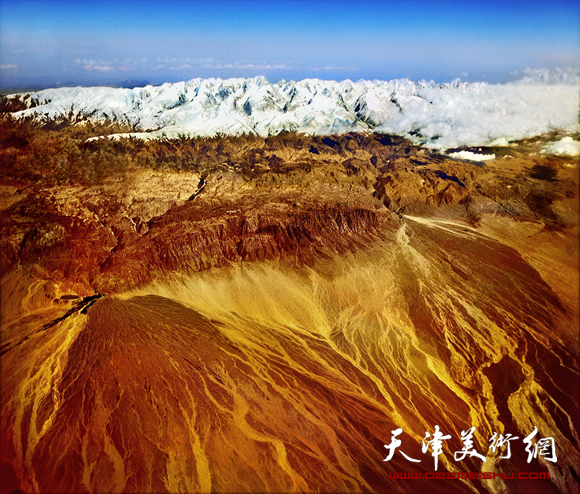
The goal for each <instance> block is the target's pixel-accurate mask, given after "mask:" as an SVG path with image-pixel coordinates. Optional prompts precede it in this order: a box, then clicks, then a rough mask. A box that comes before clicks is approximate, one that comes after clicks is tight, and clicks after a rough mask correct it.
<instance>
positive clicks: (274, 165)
mask: <svg viewBox="0 0 580 494" xmlns="http://www.w3.org/2000/svg"><path fill="white" fill-rule="evenodd" d="M37 132H38V131H34V132H31V133H30V134H29V135H27V136H26V139H25V140H21V141H18V140H17V139H12V137H14V135H15V134H14V133H12V134H10V133H7V134H6V135H7V136H8V138H10V139H11V140H10V142H11V143H12V144H11V145H10V146H6V147H5V149H4V150H2V151H1V153H2V156H3V157H4V158H5V167H4V169H3V171H2V185H1V186H0V208H1V211H2V214H1V216H0V227H1V232H2V233H1V235H0V250H1V253H2V265H1V268H2V298H1V300H0V302H1V304H2V342H1V347H0V354H1V356H2V369H3V372H2V376H1V377H2V387H1V390H0V392H1V400H2V422H1V436H0V437H1V439H0V440H1V444H2V453H1V457H0V472H1V474H2V478H3V479H4V480H3V483H4V485H3V486H1V489H2V491H1V492H12V491H14V490H16V489H20V490H21V491H23V492H113V491H115V492H122V491H125V492H129V491H131V492H182V491H186V492H209V491H213V492H292V491H303V492H384V491H385V489H387V490H389V491H394V492H416V491H417V490H418V489H422V490H426V491H427V490H428V491H429V492H474V491H476V492H490V493H495V492H575V489H576V486H577V479H578V473H579V472H578V470H577V465H578V462H579V461H580V456H579V444H578V441H577V437H578V431H579V430H580V428H579V424H578V417H579V416H580V415H579V413H580V409H579V408H578V404H579V403H580V400H579V399H578V396H577V394H574V393H573V392H570V391H569V389H568V388H570V389H572V388H574V389H578V386H577V384H579V383H580V377H579V376H580V367H579V364H578V360H577V349H578V332H577V330H578V325H577V321H578V296H577V295H578V290H577V287H578V237H577V226H578V204H577V185H578V167H577V162H576V161H574V160H571V159H570V158H566V157H553V156H547V155H542V154H539V153H538V151H539V150H540V149H541V148H542V146H543V145H544V143H545V142H546V141H548V140H549V139H553V137H554V136H545V137H543V138H539V139H536V140H530V141H526V142H522V143H520V144H519V145H518V146H512V147H509V148H494V149H485V150H483V151H480V150H477V149H471V150H464V151H466V152H467V153H471V154H473V153H475V154H476V155H477V153H482V152H483V153H485V154H487V155H490V154H492V153H493V154H495V155H496V158H495V159H493V160H488V161H486V162H485V163H483V162H470V161H462V160H459V159H453V158H451V157H450V156H447V155H440V154H433V153H432V152H430V151H428V150H425V149H422V148H419V147H416V146H412V145H411V144H410V143H409V142H407V141H405V140H404V139H402V138H400V137H392V136H376V135H371V134H352V135H343V136H326V137H306V136H298V135H294V134H284V135H280V136H277V137H274V138H267V139H262V138H256V137H247V136H246V137H242V138H239V139H213V140H198V141H165V142H158V143H147V142H135V141H119V142H117V143H114V142H113V143H112V142H109V141H105V140H100V141H94V142H90V143H88V144H84V140H83V141H82V142H83V144H82V145H80V144H79V146H76V145H74V144H75V143H76V142H77V141H76V140H75V139H78V140H80V138H79V137H78V136H77V137H75V136H74V135H72V136H71V135H69V134H66V132H64V133H62V134H55V133H54V132H52V131H46V134H42V135H40V134H38V133H37ZM59 136H60V137H59ZM63 136H64V137H66V139H65V138H64V137H63ZM25 141H26V142H25ZM39 142H42V143H43V144H42V145H40V144H39ZM63 143H66V145H64V144H63ZM45 144H46V145H45ZM35 146H36V147H35ZM40 149H44V151H45V152H44V154H42V153H40V151H39V150H40ZM46 149H50V153H46ZM534 153H536V154H534ZM471 154H466V156H471ZM79 156H80V157H81V158H82V160H81V159H80V158H79ZM77 159H78V161H76V160H77ZM82 163H85V167H84V168H83V165H82ZM101 165H103V166H102V167H101V168H99V167H100V166H101ZM43 166H44V168H43ZM99 170H100V172H99V173H96V172H97V171H99ZM53 171H54V172H55V173H53ZM7 370H8V371H7ZM435 425H438V426H440V427H441V430H442V431H443V432H444V433H446V434H449V435H451V436H452V439H449V441H448V442H446V443H445V446H444V451H443V455H442V456H440V457H439V472H445V473H450V472H455V473H457V472H469V471H472V472H480V473H482V472H496V473H506V474H510V473H511V472H519V471H523V472H528V471H533V472H536V471H542V472H548V473H549V474H550V475H551V479H550V480H546V479H544V480H537V481H536V480H525V481H524V480H522V481H519V482H516V481H510V480H502V479H499V478H497V479H495V480H493V479H485V478H483V477H482V478H479V479H476V480H474V479H470V480H468V479H464V480H457V479H455V480H453V479H450V478H448V477H446V479H445V480H439V481H428V480H425V479H424V478H423V479H422V480H413V481H412V482H411V484H412V485H411V484H406V483H404V482H401V481H400V480H397V479H396V478H395V477H394V476H393V474H395V473H398V472H409V473H411V472H412V473H413V474H415V475H424V474H426V473H432V472H433V470H434V463H433V456H431V450H429V452H428V453H424V452H423V449H422V440H423V439H424V438H425V433H426V431H429V432H430V433H433V428H434V426H435ZM472 426H473V427H476V428H477V430H476V432H475V436H474V448H475V449H476V450H477V451H478V452H479V453H481V454H482V455H483V456H484V457H486V462H485V463H484V462H482V461H481V460H479V459H477V458H476V457H469V456H468V457H466V458H465V459H464V460H463V461H456V460H455V456H454V453H455V452H457V451H461V448H462V446H463V444H462V443H461V431H464V430H466V429H469V428H470V427H472ZM534 427H537V428H538V429H539V434H540V436H538V437H552V438H554V440H555V442H556V444H557V448H558V461H557V462H555V463H554V462H550V461H547V460H545V458H536V459H534V460H533V461H534V463H533V464H529V463H528V462H527V461H526V460H527V453H526V452H525V449H524V448H525V444H524V443H523V442H522V440H523V438H524V437H526V436H527V435H529V434H530V433H531V432H532V431H533V429H534ZM397 428H402V429H403V430H404V433H403V435H401V436H400V438H401V440H402V445H401V447H400V450H401V451H403V452H405V453H406V454H407V455H409V456H410V457H412V458H415V459H418V460H420V462H409V461H408V460H406V459H405V457H403V456H402V455H400V454H399V452H398V451H397V452H396V453H395V455H394V456H393V458H392V459H391V460H390V461H388V462H386V461H383V460H385V458H386V456H387V454H388V451H387V450H386V449H385V444H389V442H390V441H391V435H392V431H394V430H396V429H397ZM495 432H497V433H500V434H508V433H509V434H513V435H514V436H518V437H519V440H518V442H517V444H516V443H515V442H514V443H513V445H512V457H511V459H509V460H507V459H502V458H501V455H502V453H504V451H499V450H498V451H492V450H490V449H489V439H490V438H491V437H492V436H493V434H494V433H495Z"/></svg>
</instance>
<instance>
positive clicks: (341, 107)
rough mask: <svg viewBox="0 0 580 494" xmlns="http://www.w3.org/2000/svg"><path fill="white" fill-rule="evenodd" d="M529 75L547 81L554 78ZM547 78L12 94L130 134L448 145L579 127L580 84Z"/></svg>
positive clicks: (37, 109)
mask: <svg viewBox="0 0 580 494" xmlns="http://www.w3.org/2000/svg"><path fill="white" fill-rule="evenodd" d="M532 75H533V76H535V78H536V79H538V78H539V79H540V80H541V79H542V78H544V79H546V77H548V76H546V75H545V74H543V73H542V74H539V75H538V74H532ZM532 75H529V74H528V76H529V77H531V76H532ZM564 75H565V76H566V77H567V75H566V74H564ZM566 77H563V78H564V79H565V78H566ZM548 79H549V77H548ZM560 79H562V77H561V78H560ZM548 82H550V83H551V84H550V85H547V84H539V83H537V81H536V83H534V84H531V83H529V81H527V80H526V79H524V80H523V81H522V82H521V83H518V84H514V83H511V84H505V85H492V84H486V83H474V84H469V83H464V82H461V81H459V80H456V81H453V82H452V83H450V84H435V83H433V82H426V81H421V82H412V81H409V80H407V79H399V80H393V81H364V80H361V81H358V82H352V81H350V80H347V81H342V82H336V81H323V80H319V79H304V80H302V81H298V82H295V81H280V82H278V83H270V82H268V81H267V80H266V79H265V78H264V77H255V78H250V79H243V78H236V79H226V80H222V79H199V78H198V79H192V80H190V81H187V82H178V83H173V84H172V83H165V84H163V85H161V86H146V87H143V88H134V89H116V88H107V87H92V88H81V87H77V88H59V89H47V90H44V91H38V92H34V93H26V94H20V95H13V96H10V97H9V98H11V99H13V100H19V103H20V106H21V107H22V106H24V107H25V108H26V109H24V110H21V111H19V112H15V113H13V115H14V116H15V117H16V118H25V119H32V120H35V121H49V120H54V121H59V120H64V119H69V120H72V121H77V120H79V121H80V120H84V119H91V120H96V121H102V120H109V121H114V122H119V123H124V124H129V125H131V126H133V127H134V128H135V129H136V130H137V131H138V132H137V133H135V134H132V135H138V136H139V137H147V138H156V137H160V136H167V137H172V136H177V135H183V134H185V135H189V136H191V137H200V136H213V135H216V134H226V135H239V134H244V133H253V134H258V135H261V136H269V135H275V134H278V133H280V132H282V131H296V132H302V133H307V134H319V135H324V134H338V133H344V132H350V131H369V130H370V131H376V132H386V133H392V134H398V135H403V136H407V137H409V138H411V139H412V140H414V141H415V142H418V143H421V144H426V145H429V146H432V147H440V148H443V147H456V146H461V145H468V146H472V145H483V144H490V143H493V142H494V141H498V140H502V142H503V141H505V140H506V139H507V140H510V139H520V138H524V137H529V136H532V135H536V134H540V133H543V132H546V131H549V130H553V129H566V130H576V129H577V108H578V92H577V87H576V86H574V85H570V84H563V83H553V81H552V79H549V80H548ZM556 82H558V81H556Z"/></svg>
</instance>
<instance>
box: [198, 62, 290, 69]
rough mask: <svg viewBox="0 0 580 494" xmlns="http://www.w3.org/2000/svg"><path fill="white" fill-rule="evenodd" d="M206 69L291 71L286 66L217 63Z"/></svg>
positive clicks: (207, 65) (206, 66) (209, 65)
mask: <svg viewBox="0 0 580 494" xmlns="http://www.w3.org/2000/svg"><path fill="white" fill-rule="evenodd" d="M204 68H206V69H253V70H264V69H274V70H276V69H289V68H291V67H289V66H288V65H284V64H274V65H271V64H253V63H240V62H236V63H226V64H221V63H216V64H206V65H205V66H204Z"/></svg>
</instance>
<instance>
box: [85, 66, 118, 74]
mask: <svg viewBox="0 0 580 494" xmlns="http://www.w3.org/2000/svg"><path fill="white" fill-rule="evenodd" d="M83 69H85V70H96V71H98V72H109V70H114V67H111V66H110V65H85V66H84V67H83Z"/></svg>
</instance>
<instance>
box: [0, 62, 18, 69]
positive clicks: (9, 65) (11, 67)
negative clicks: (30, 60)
mask: <svg viewBox="0 0 580 494" xmlns="http://www.w3.org/2000/svg"><path fill="white" fill-rule="evenodd" d="M17 68H18V65H14V64H13V63H6V64H2V65H0V70H14V69H17Z"/></svg>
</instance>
